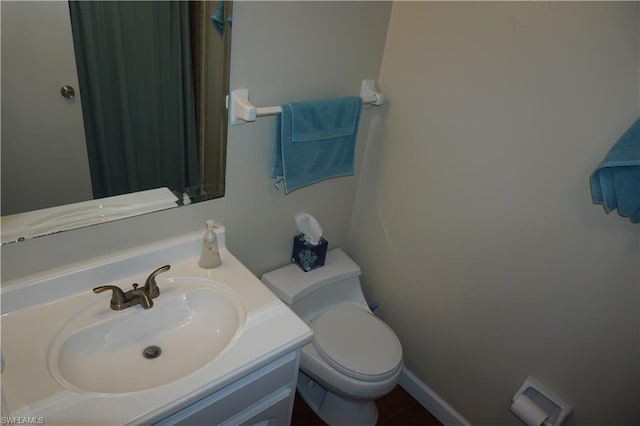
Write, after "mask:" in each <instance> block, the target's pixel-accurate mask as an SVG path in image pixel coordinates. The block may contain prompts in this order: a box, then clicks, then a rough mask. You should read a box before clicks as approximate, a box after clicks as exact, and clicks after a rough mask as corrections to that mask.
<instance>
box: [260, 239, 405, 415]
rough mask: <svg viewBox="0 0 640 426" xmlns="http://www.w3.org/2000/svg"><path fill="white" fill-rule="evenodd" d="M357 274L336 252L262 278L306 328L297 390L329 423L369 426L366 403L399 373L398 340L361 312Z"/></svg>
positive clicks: (370, 410) (370, 407) (365, 309)
mask: <svg viewBox="0 0 640 426" xmlns="http://www.w3.org/2000/svg"><path fill="white" fill-rule="evenodd" d="M359 277H360V268H359V267H358V265H356V264H355V262H354V261H353V260H351V259H350V258H349V257H348V256H347V255H346V254H345V252H344V251H342V250H341V249H334V250H331V251H329V252H328V253H327V257H326V261H325V264H324V266H322V267H320V268H318V269H314V270H312V271H310V272H303V271H302V270H301V269H300V268H299V267H298V266H297V265H295V264H291V265H288V266H285V267H283V268H280V269H276V270H275V271H271V272H268V273H266V274H264V275H262V281H263V282H264V283H265V285H267V287H269V288H270V289H271V290H272V291H273V292H274V293H275V294H276V295H277V296H278V297H280V299H282V300H283V301H284V302H285V303H286V304H288V305H289V307H290V308H291V309H292V310H293V311H294V312H295V313H296V314H297V315H298V316H299V317H300V318H302V319H303V320H304V321H305V322H306V323H307V324H309V327H310V328H311V329H312V330H313V341H312V342H311V343H308V344H307V345H305V346H304V348H303V349H302V357H301V360H300V370H301V372H300V375H299V378H298V392H299V393H300V395H301V396H302V398H303V399H304V400H305V402H306V403H307V404H308V405H309V406H310V407H311V409H312V410H313V411H314V412H315V413H316V414H317V415H318V416H319V417H320V418H322V420H324V421H325V422H326V423H328V424H329V425H331V426H334V425H350V426H352V425H374V424H375V423H376V421H377V419H378V409H377V407H376V405H375V402H374V400H375V399H377V398H380V397H381V396H383V395H385V394H387V393H388V392H390V391H391V390H392V389H393V388H394V387H395V386H396V384H397V383H398V379H399V377H400V373H401V372H402V365H403V364H402V346H401V345H400V341H399V340H398V337H397V336H396V335H395V333H394V332H393V330H391V328H390V327H389V326H388V325H387V324H385V323H384V322H383V321H381V320H380V319H379V318H378V317H376V316H375V315H374V314H373V313H372V312H371V310H370V309H369V306H368V304H367V301H366V300H365V298H364V295H363V293H362V288H361V287H360V278H359Z"/></svg>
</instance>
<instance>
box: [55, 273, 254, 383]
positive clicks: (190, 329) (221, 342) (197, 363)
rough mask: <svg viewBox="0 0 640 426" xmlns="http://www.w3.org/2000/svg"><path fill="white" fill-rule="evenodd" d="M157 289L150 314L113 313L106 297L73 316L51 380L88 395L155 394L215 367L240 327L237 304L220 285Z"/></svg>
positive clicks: (174, 284) (192, 282) (190, 282)
mask: <svg viewBox="0 0 640 426" xmlns="http://www.w3.org/2000/svg"><path fill="white" fill-rule="evenodd" d="M158 285H159V286H160V287H161V288H163V290H161V295H160V297H159V298H158V299H156V303H155V304H154V306H153V308H151V309H142V308H141V307H139V306H136V307H132V308H128V309H127V310H124V311H111V310H110V308H109V297H106V298H105V297H100V298H99V299H100V300H98V301H96V302H94V303H92V304H91V305H90V306H89V307H88V308H85V309H83V310H82V312H81V313H79V314H77V315H75V316H74V317H73V318H72V319H71V320H70V321H69V322H68V323H67V324H66V325H65V327H64V328H63V329H62V331H61V332H60V334H59V335H58V336H57V338H56V339H55V340H54V342H53V344H52V346H51V349H50V354H49V357H48V358H49V368H50V370H51V373H52V374H53V376H54V377H55V378H56V379H57V380H58V381H60V382H61V383H62V384H63V385H64V386H65V387H67V388H72V389H73V388H76V389H77V390H83V391H89V392H101V393H123V392H135V391H140V390H145V389H150V388H155V387H157V386H162V385H164V384H167V383H171V382H173V381H174V380H177V379H179V378H181V377H185V376H187V375H189V374H191V373H193V372H194V371H196V370H198V369H199V368H201V367H203V366H204V365H205V364H207V363H209V362H212V361H213V360H215V358H216V357H217V356H218V355H219V354H220V353H222V352H223V351H224V350H225V349H226V348H227V347H229V345H230V344H231V343H232V341H233V339H234V337H235V336H236V335H237V334H238V331H239V330H240V328H241V326H242V325H243V324H244V321H245V312H244V309H243V308H242V306H241V305H240V303H239V302H238V300H237V299H238V298H237V296H235V295H234V294H233V293H232V292H231V291H230V290H229V289H227V288H225V286H224V285H222V284H219V283H215V282H213V281H208V280H204V279H198V278H190V279H181V280H178V281H176V280H173V279H168V280H167V279H165V280H158ZM158 348H159V349H158ZM145 355H146V357H145Z"/></svg>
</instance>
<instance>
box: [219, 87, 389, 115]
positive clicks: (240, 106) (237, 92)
mask: <svg viewBox="0 0 640 426" xmlns="http://www.w3.org/2000/svg"><path fill="white" fill-rule="evenodd" d="M375 89H376V81H375V80H364V81H363V82H362V86H361V88H360V97H361V98H362V102H364V103H365V104H372V105H376V106H379V105H382V104H383V102H384V95H383V94H382V93H379V92H377V91H376V90H375ZM225 102H226V106H227V109H228V110H229V124H230V125H232V126H234V125H237V124H245V123H249V122H252V121H256V117H263V116H266V115H277V114H280V113H281V112H282V108H281V107H279V106H269V107H261V108H256V106H255V105H253V104H252V103H251V102H250V101H249V89H247V88H246V87H241V88H239V89H233V90H231V92H230V93H229V95H227V97H226V101H225Z"/></svg>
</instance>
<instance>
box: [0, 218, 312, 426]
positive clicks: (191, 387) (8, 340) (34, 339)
mask: <svg viewBox="0 0 640 426" xmlns="http://www.w3.org/2000/svg"><path fill="white" fill-rule="evenodd" d="M216 233H217V235H218V240H219V243H220V248H221V255H222V259H223V265H222V266H221V267H219V268H215V269H210V270H205V269H201V268H199V267H198V264H197V263H198V256H199V254H200V248H201V242H202V233H201V232H197V233H194V234H189V235H186V236H183V237H180V238H175V239H171V240H165V241H161V242H158V243H156V244H152V245H146V246H141V247H137V248H134V249H130V250H127V251H124V252H120V253H117V254H114V255H109V256H104V257H101V258H97V259H92V260H91V261H86V262H82V263H79V264H74V265H69V266H65V267H62V268H59V269H56V270H53V271H48V272H46V273H42V274H37V275H34V276H30V277H26V278H22V279H19V280H13V281H7V282H3V283H2V289H1V296H2V354H3V357H4V369H3V372H2V391H3V401H2V403H3V410H2V416H3V417H16V418H20V419H22V420H23V421H24V419H26V418H29V419H31V420H32V422H38V421H39V420H41V421H43V422H44V423H46V424H52V425H53V424H64V425H67V424H109V425H114V424H161V425H169V424H171V425H173V424H184V425H188V424H203V423H204V424H233V425H254V424H261V425H270V426H274V425H286V424H288V423H289V422H290V420H291V411H292V408H293V398H294V395H295V384H296V379H297V374H298V364H299V358H300V348H301V347H302V346H303V345H304V344H305V343H307V342H308V341H310V339H311V335H312V333H311V330H310V329H309V328H308V327H307V326H306V325H305V324H304V323H303V322H302V321H301V320H300V319H299V318H298V317H297V316H296V315H295V314H294V313H293V312H291V311H290V310H289V308H287V307H286V306H285V305H284V304H282V303H281V302H280V301H279V300H278V298H277V297H276V296H274V295H273V294H272V293H271V292H270V291H269V290H267V289H266V287H264V285H263V284H262V283H261V282H260V281H259V280H258V279H257V278H256V277H255V276H254V275H253V274H252V273H251V272H250V271H249V270H247V269H246V268H245V267H244V266H243V265H242V264H241V263H240V262H239V261H238V260H237V259H236V258H235V257H234V256H233V255H232V254H231V253H230V252H229V251H228V250H226V248H225V238H224V236H225V235H224V228H218V229H217V230H216ZM165 264H169V265H171V269H170V270H169V271H166V272H163V273H161V274H159V275H158V276H157V278H156V281H157V285H158V287H159V288H160V295H159V296H158V297H157V298H155V299H154V300H153V307H151V308H150V309H143V308H142V307H141V306H140V305H136V306H132V307H129V308H126V309H124V310H120V311H116V310H113V309H111V308H110V299H111V296H110V292H108V291H107V292H104V293H101V294H94V293H93V292H92V288H95V287H98V286H103V285H115V286H118V287H120V288H122V289H123V290H127V289H130V288H131V286H132V284H133V283H140V284H141V285H142V283H144V282H145V279H146V278H147V276H148V275H149V273H150V272H152V271H153V270H155V269H157V268H158V267H160V266H162V265H165Z"/></svg>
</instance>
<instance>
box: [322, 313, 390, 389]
mask: <svg viewBox="0 0 640 426" xmlns="http://www.w3.org/2000/svg"><path fill="white" fill-rule="evenodd" d="M311 328H312V329H313V332H314V336H313V346H314V348H315V349H316V350H317V351H318V353H319V354H320V356H321V357H322V358H323V359H324V360H325V361H326V362H327V363H328V364H329V365H331V366H332V367H333V368H335V369H336V370H338V371H339V372H341V373H343V374H345V375H347V376H350V377H353V378H356V379H359V380H365V381H378V380H384V379H387V378H389V377H391V376H393V375H394V374H395V373H396V372H397V370H398V368H400V366H401V364H402V346H401V345H400V341H399V340H398V337H397V336H396V335H395V333H394V332H393V330H391V328H390V327H389V326H388V325H387V324H385V323H384V322H383V321H381V320H380V319H379V318H377V317H376V316H374V315H373V314H372V313H370V312H369V311H367V310H365V309H363V308H362V307H359V306H357V305H349V304H340V305H337V306H334V307H332V308H330V309H328V310H327V311H325V312H323V313H322V314H321V315H320V316H319V317H318V318H316V319H315V320H314V321H312V323H311Z"/></svg>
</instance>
